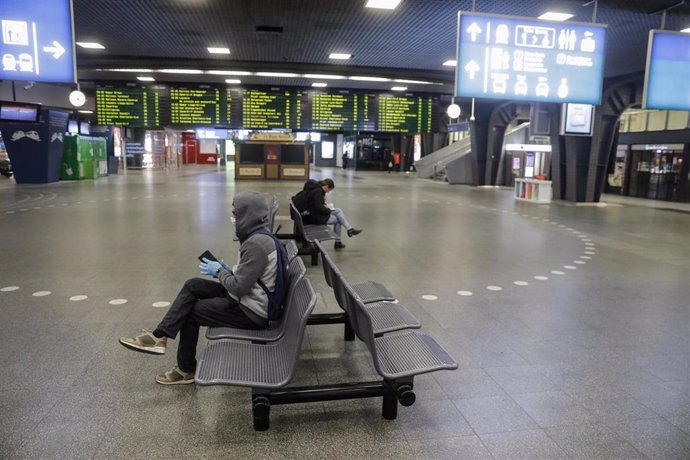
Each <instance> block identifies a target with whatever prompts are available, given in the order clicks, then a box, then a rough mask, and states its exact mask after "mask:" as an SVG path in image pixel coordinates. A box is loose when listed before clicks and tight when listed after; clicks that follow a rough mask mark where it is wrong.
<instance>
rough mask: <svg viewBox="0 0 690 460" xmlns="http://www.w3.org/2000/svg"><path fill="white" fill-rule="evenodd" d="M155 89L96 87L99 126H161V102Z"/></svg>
mask: <svg viewBox="0 0 690 460" xmlns="http://www.w3.org/2000/svg"><path fill="white" fill-rule="evenodd" d="M159 99H160V98H159V95H158V93H157V92H156V91H155V90H153V89H148V88H137V87H124V88H123V87H114V86H97V87H96V112H97V119H98V124H99V125H116V126H161V119H160V100H159Z"/></svg>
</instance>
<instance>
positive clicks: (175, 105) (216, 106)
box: [170, 85, 229, 125]
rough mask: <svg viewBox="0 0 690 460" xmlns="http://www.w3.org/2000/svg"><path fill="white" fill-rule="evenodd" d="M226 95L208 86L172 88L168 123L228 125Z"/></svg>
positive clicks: (218, 89)
mask: <svg viewBox="0 0 690 460" xmlns="http://www.w3.org/2000/svg"><path fill="white" fill-rule="evenodd" d="M228 119H229V115H228V111H227V95H226V92H225V91H222V90H221V89H220V88H217V87H212V86H210V85H198V86H172V87H171V88H170V121H171V123H172V124H174V125H217V124H223V125H225V124H228Z"/></svg>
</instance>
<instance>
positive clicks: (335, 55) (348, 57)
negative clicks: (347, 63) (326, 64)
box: [328, 53, 352, 60]
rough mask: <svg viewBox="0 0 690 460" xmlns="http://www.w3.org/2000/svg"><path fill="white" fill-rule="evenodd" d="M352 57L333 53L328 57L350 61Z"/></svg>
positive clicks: (346, 54)
mask: <svg viewBox="0 0 690 460" xmlns="http://www.w3.org/2000/svg"><path fill="white" fill-rule="evenodd" d="M351 57H352V55H351V54H348V53H331V54H329V55H328V59H340V60H346V59H350V58H351Z"/></svg>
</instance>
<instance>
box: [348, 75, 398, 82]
mask: <svg viewBox="0 0 690 460" xmlns="http://www.w3.org/2000/svg"><path fill="white" fill-rule="evenodd" d="M350 80H355V81H391V79H390V78H383V77H358V76H355V77H350Z"/></svg>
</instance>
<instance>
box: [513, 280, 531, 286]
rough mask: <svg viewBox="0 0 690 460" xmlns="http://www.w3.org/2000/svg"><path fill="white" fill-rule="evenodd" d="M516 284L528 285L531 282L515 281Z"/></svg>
mask: <svg viewBox="0 0 690 460" xmlns="http://www.w3.org/2000/svg"><path fill="white" fill-rule="evenodd" d="M513 284H514V285H516V286H527V285H528V284H529V283H528V282H527V281H513Z"/></svg>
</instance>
